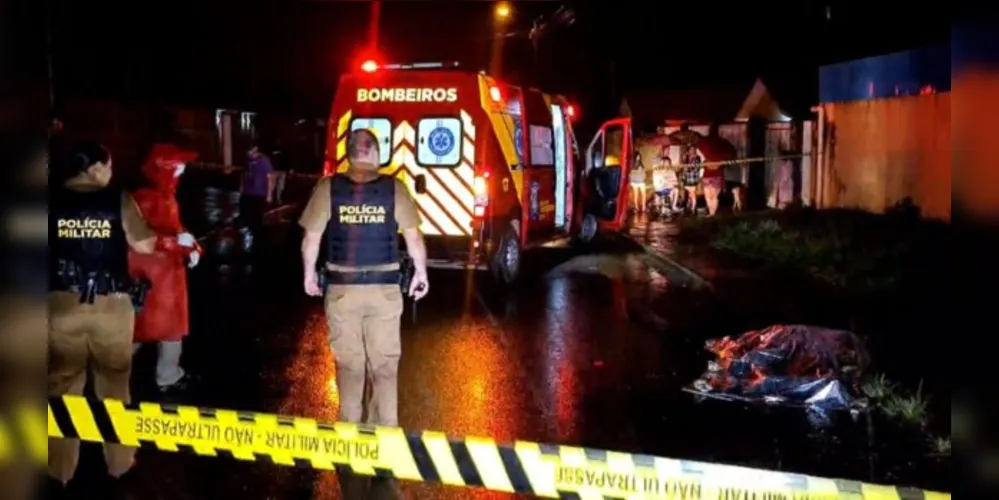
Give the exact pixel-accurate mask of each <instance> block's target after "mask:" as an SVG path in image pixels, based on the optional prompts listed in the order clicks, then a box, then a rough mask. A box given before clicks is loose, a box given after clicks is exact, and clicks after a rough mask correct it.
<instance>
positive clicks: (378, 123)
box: [350, 118, 392, 165]
mask: <svg viewBox="0 0 999 500" xmlns="http://www.w3.org/2000/svg"><path fill="white" fill-rule="evenodd" d="M359 129H368V130H370V131H371V132H373V133H374V134H375V137H377V138H378V161H379V163H380V164H381V165H388V164H389V161H391V160H392V122H390V121H388V119H387V118H354V119H353V120H351V122H350V131H351V132H353V131H355V130H359Z"/></svg>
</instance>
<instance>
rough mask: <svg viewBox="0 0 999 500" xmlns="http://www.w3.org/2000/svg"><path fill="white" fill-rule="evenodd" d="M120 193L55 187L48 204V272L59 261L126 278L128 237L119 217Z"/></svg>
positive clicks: (123, 279)
mask: <svg viewBox="0 0 999 500" xmlns="http://www.w3.org/2000/svg"><path fill="white" fill-rule="evenodd" d="M121 197H122V193H121V191H119V190H116V189H102V190H100V191H94V192H88V193H83V192H78V191H72V190H69V189H59V190H58V191H55V192H53V193H52V197H51V201H50V204H49V266H50V269H49V274H50V276H54V275H55V274H57V273H58V269H59V266H60V265H67V264H70V265H73V266H75V267H76V269H77V270H79V271H81V272H84V273H89V272H96V273H99V274H106V275H107V277H109V278H112V279H115V280H121V281H125V280H127V279H128V241H127V240H126V239H125V229H124V227H123V226H122V221H121Z"/></svg>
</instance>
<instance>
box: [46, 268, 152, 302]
mask: <svg viewBox="0 0 999 500" xmlns="http://www.w3.org/2000/svg"><path fill="white" fill-rule="evenodd" d="M149 287H150V284H149V281H148V280H138V281H133V280H131V279H129V278H127V277H119V276H114V275H112V273H111V272H109V271H94V270H87V269H84V268H82V267H80V266H79V265H76V264H75V263H73V262H70V261H66V260H59V262H58V267H57V269H56V273H55V276H53V282H52V285H51V286H50V289H51V290H53V291H60V292H70V293H78V294H80V303H81V304H93V303H94V299H96V297H97V296H98V295H110V294H114V293H124V294H128V295H131V296H132V302H133V305H134V306H135V307H136V308H137V309H138V308H141V307H142V302H144V301H145V296H146V291H147V290H148V289H149Z"/></svg>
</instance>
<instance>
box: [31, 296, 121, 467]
mask: <svg viewBox="0 0 999 500" xmlns="http://www.w3.org/2000/svg"><path fill="white" fill-rule="evenodd" d="M79 301H80V296H79V294H74V293H67V292H52V293H50V294H49V395H50V396H61V395H63V394H83V386H84V384H86V382H87V365H88V363H92V365H91V368H92V369H93V372H94V391H95V392H96V393H97V397H98V398H102V399H104V398H113V399H118V400H121V401H124V402H126V403H127V402H128V401H129V390H128V378H129V375H130V374H131V371H132V332H133V329H134V327H135V310H134V309H133V308H132V301H131V299H130V298H129V297H128V296H127V295H123V294H116V295H113V296H98V297H97V298H96V299H95V300H94V303H93V304H80V303H79ZM134 456H135V449H134V448H129V447H127V446H121V445H117V444H106V445H104V458H105V460H107V466H108V474H110V475H112V476H115V477H117V476H120V475H122V474H124V473H125V472H127V471H128V469H129V468H130V467H131V465H132V458H133V457H134ZM79 458H80V443H79V441H76V440H72V439H50V440H49V474H50V475H51V476H52V477H54V478H56V479H59V480H61V481H63V482H67V481H69V480H70V479H72V477H73V473H74V472H76V464H77V462H78V461H79Z"/></svg>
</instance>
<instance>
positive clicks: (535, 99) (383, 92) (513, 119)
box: [324, 61, 627, 282]
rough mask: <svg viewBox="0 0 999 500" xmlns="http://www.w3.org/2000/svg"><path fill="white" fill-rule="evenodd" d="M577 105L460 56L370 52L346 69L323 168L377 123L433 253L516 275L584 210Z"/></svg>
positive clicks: (388, 161) (332, 166) (342, 163)
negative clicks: (352, 136) (399, 60)
mask: <svg viewBox="0 0 999 500" xmlns="http://www.w3.org/2000/svg"><path fill="white" fill-rule="evenodd" d="M575 112H576V110H575V109H574V107H573V105H572V104H570V103H569V101H568V100H566V99H565V98H564V97H563V96H558V95H551V94H546V93H544V92H541V91H540V90H537V89H533V88H522V87H517V86H513V85H508V84H506V83H504V82H501V81H499V80H497V79H495V78H492V77H490V76H487V75H485V74H482V73H474V72H468V71H462V70H460V69H458V67H457V64H445V63H427V64H412V65H387V66H380V65H379V64H377V63H375V62H374V61H366V62H364V63H363V64H362V65H361V68H360V71H357V72H353V73H349V74H345V75H343V76H342V77H341V78H340V83H339V86H338V87H337V91H336V96H335V98H334V100H333V106H332V110H331V114H330V119H329V130H328V134H329V135H328V137H327V151H326V162H325V167H324V174H326V175H331V174H333V173H335V172H343V171H345V170H346V168H347V158H346V138H347V136H348V135H349V132H350V131H352V130H356V129H359V128H367V129H369V130H371V131H373V132H374V133H375V135H376V136H377V137H378V139H379V141H380V146H381V148H380V151H381V158H380V159H381V165H382V170H381V172H382V173H384V174H388V175H394V176H397V177H398V178H399V179H401V180H402V181H403V182H404V183H405V184H406V186H407V187H408V188H409V189H410V192H411V193H412V194H413V197H414V198H415V200H416V204H417V206H418V207H419V211H420V215H421V217H422V225H421V226H420V229H421V231H422V232H423V234H424V236H425V239H426V241H427V247H428V253H429V256H430V263H429V264H430V265H431V266H434V267H458V268H470V267H474V268H480V269H486V268H487V269H490V270H491V271H492V272H493V274H494V275H495V276H496V277H497V278H498V279H500V280H501V281H504V282H510V281H512V280H513V279H515V278H516V276H517V273H518V270H519V268H520V261H521V255H522V252H523V251H524V250H527V249H531V248H535V247H540V246H545V245H548V244H551V243H553V242H555V241H558V240H561V239H566V238H568V237H569V236H570V234H572V233H573V232H574V227H575V226H577V225H578V224H579V222H580V221H581V220H582V218H581V216H580V215H578V214H574V210H573V207H574V205H576V204H577V203H578V201H577V200H575V199H574V196H573V193H574V192H575V191H576V189H577V187H578V186H576V183H577V182H578V181H577V180H578V179H579V178H580V175H582V169H581V168H580V165H577V162H578V160H577V155H576V151H577V150H578V148H577V145H576V139H575V135H574V134H573V130H572V118H573V116H574V115H575ZM622 140H623V139H622ZM624 161H627V158H624ZM624 178H626V175H625V177H624ZM622 186H623V184H622ZM619 189H620V187H619ZM583 191H584V192H588V190H586V189H584V190H583Z"/></svg>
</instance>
